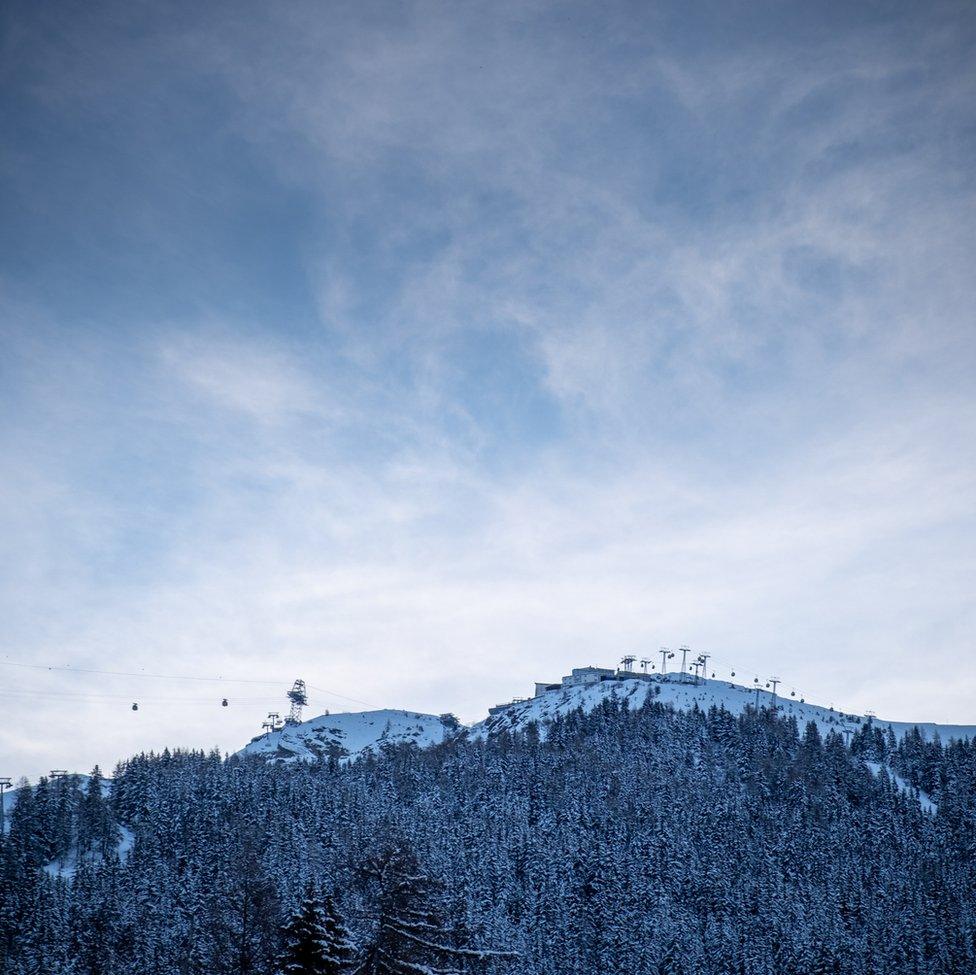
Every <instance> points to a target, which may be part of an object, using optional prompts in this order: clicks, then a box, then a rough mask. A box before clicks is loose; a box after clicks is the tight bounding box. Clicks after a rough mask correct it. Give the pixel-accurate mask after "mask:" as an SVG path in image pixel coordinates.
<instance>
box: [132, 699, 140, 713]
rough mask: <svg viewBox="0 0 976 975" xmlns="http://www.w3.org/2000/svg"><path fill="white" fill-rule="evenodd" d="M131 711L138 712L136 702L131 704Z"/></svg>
mask: <svg viewBox="0 0 976 975" xmlns="http://www.w3.org/2000/svg"><path fill="white" fill-rule="evenodd" d="M132 710H133V711H138V710H139V705H138V704H136V702H135V701H133V702H132Z"/></svg>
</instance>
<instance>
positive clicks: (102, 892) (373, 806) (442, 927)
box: [0, 699, 976, 975]
mask: <svg viewBox="0 0 976 975" xmlns="http://www.w3.org/2000/svg"><path fill="white" fill-rule="evenodd" d="M868 763H872V765H869V764H868ZM879 767H880V769H881V770H880V772H879V773H876V772H875V771H872V768H874V769H878V768H879ZM888 769H891V771H892V773H893V774H894V773H897V775H898V776H899V777H900V778H901V779H902V780H904V782H905V783H907V784H908V787H907V788H906V787H899V786H898V785H897V784H895V782H894V779H893V778H889V775H888V772H887V770H888ZM917 788H920V789H922V790H923V791H924V792H925V793H926V794H927V795H928V797H930V799H931V804H929V803H923V802H920V799H919V796H918V795H917V794H916V793H915V792H914V791H913V789H917ZM929 810H931V811H929ZM123 827H124V828H125V830H127V831H131V834H132V835H133V836H134V842H133V843H132V844H131V849H130V848H129V846H130V844H129V843H128V842H120V841H122V840H123V839H124V835H123V833H122V832H121V828H123ZM59 863H60V864H61V865H62V867H63V865H64V864H66V863H70V864H71V865H72V869H71V870H70V871H69V870H65V869H60V870H59V869H58V866H59ZM326 901H327V902H326ZM303 912H304V914H303ZM974 916H976V746H974V745H973V744H972V743H971V742H969V743H956V742H953V743H950V744H944V743H940V742H938V741H934V742H933V741H925V740H924V739H923V738H922V737H921V736H919V735H917V734H911V733H909V734H908V735H906V736H905V737H904V738H903V739H901V740H900V741H897V742H896V740H895V738H894V737H893V736H892V735H890V734H885V733H882V732H881V731H879V730H877V729H875V728H873V727H871V726H870V725H867V726H865V727H863V728H861V729H860V730H859V731H858V733H857V734H856V735H855V736H854V737H853V739H852V741H851V744H850V746H849V747H848V746H847V745H845V743H844V740H843V738H842V737H841V736H840V735H839V734H829V735H828V736H827V737H826V738H823V737H822V736H821V733H820V732H819V731H818V729H817V728H816V727H815V726H813V725H810V726H807V727H798V726H797V724H796V723H795V720H794V719H792V718H788V717H783V716H780V715H778V714H776V713H775V712H772V711H770V710H766V709H764V710H761V711H759V712H756V711H755V710H753V709H751V708H749V709H747V710H746V711H745V712H744V713H743V714H741V715H738V716H733V715H732V714H730V713H728V712H726V711H723V710H718V709H712V710H710V711H709V712H708V713H703V712H701V711H698V710H697V709H693V710H690V711H681V712H678V711H674V710H672V709H671V708H669V707H667V706H665V705H662V704H661V703H660V702H656V701H653V700H650V699H649V700H648V701H647V702H646V703H645V704H644V705H643V706H642V707H641V708H638V709H633V710H629V709H626V708H622V707H621V706H620V705H619V704H617V703H615V702H613V701H607V702H605V703H604V704H602V705H600V706H599V707H598V708H596V709H595V710H593V711H592V712H590V713H588V714H583V713H581V712H578V713H574V714H570V715H568V716H565V717H559V718H558V719H557V720H556V721H555V722H554V724H553V725H552V726H551V727H550V728H549V730H548V734H547V735H546V736H545V740H544V741H541V740H540V737H539V735H538V732H537V729H535V728H534V727H532V726H530V727H529V728H528V729H527V730H526V731H525V732H522V733H519V734H516V735H510V734H507V733H503V734H501V735H499V736H497V737H494V738H490V739H488V740H484V741H480V740H479V741H468V740H464V738H463V737H462V738H461V739H459V740H455V741H447V742H445V743H443V744H441V745H437V746H435V747H433V748H429V749H419V748H417V747H415V746H411V745H397V746H394V747H390V748H386V749H384V750H383V752H382V754H380V755H379V756H367V757H365V758H363V759H361V760H360V761H357V762H353V763H350V764H345V765H342V764H339V763H338V762H336V761H334V760H333V761H328V762H324V763H322V764H318V765H306V764H301V763H299V764H297V765H271V764H267V763H263V762H261V761H260V760H257V759H253V758H238V757H235V758H231V759H228V760H224V759H221V757H220V756H219V755H217V754H204V753H172V754H171V753H164V754H162V755H142V756H139V757H136V758H133V759H131V760H130V761H128V762H125V763H123V764H122V765H120V766H119V768H118V769H117V770H116V771H115V775H114V784H113V787H112V789H111V791H110V792H109V793H108V794H107V795H103V790H102V789H101V787H100V785H99V783H98V782H97V780H92V781H89V782H85V783H80V784H79V783H78V782H77V780H75V781H72V780H71V779H70V778H69V779H62V780H60V781H58V782H48V781H44V780H42V781H41V782H40V783H39V784H38V785H37V786H35V787H34V788H33V789H22V790H21V791H20V793H19V798H18V802H17V804H16V806H15V808H14V810H13V812H12V814H11V816H10V817H9V822H8V835H7V836H6V838H5V840H4V842H3V847H2V854H0V954H2V959H3V961H2V964H0V971H2V972H3V975H27V973H31V975H34V973H58V975H80V973H86V975H95V973H100V975H101V973H104V975H109V973H112V975H177V973H179V975H204V973H206V975H225V973H226V975H230V973H238V975H246V973H255V975H272V973H274V972H277V971H279V970H281V968H282V967H283V965H284V962H283V960H282V959H283V958H284V955H283V954H282V953H283V952H286V951H287V950H290V949H289V946H292V948H294V945H296V944H299V943H303V942H302V938H303V937H304V936H305V934H307V932H308V931H309V930H319V928H316V927H315V924H316V923H317V922H316V917H319V919H320V920H321V918H322V917H324V918H325V920H326V921H327V922H328V924H330V925H332V926H333V928H334V929H335V930H337V931H340V932H345V934H343V938H344V939H345V941H344V948H343V953H342V956H341V958H339V957H338V956H337V959H336V960H335V964H336V965H338V966H339V969H338V970H348V971H354V970H359V971H362V972H364V973H366V972H409V971H412V972H414V973H421V972H424V971H438V970H440V971H458V972H464V971H470V972H481V971H486V972H495V971H497V972H504V973H512V975H569V973H587V975H591V973H592V975H596V973H620V975H658V973H686V975H692V973H694V975H782V973H795V975H827V973H844V975H846V973H850V975H868V973H886V975H896V973H918V972H926V973H946V975H948V973H960V972H972V971H976V923H974V921H976V917H974ZM310 925H311V927H310ZM418 931H423V932H424V934H423V936H422V937H419V936H418V934H417V932H418ZM303 932H304V934H303ZM483 952H484V953H483ZM487 952H501V953H502V954H490V953H487ZM507 953H517V956H513V955H509V954H507ZM330 964H332V963H331V962H330ZM397 966H400V967H397ZM292 970H296V969H292Z"/></svg>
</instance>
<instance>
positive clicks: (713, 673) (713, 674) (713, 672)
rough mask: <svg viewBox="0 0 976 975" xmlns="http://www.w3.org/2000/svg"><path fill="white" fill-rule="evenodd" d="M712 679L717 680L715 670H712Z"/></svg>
mask: <svg viewBox="0 0 976 975" xmlns="http://www.w3.org/2000/svg"><path fill="white" fill-rule="evenodd" d="M712 680H715V671H714V670H713V671H712Z"/></svg>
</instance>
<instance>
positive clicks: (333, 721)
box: [238, 711, 459, 762]
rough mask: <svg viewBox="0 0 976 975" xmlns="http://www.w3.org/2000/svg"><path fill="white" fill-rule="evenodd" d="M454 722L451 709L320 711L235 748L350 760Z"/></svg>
mask: <svg viewBox="0 0 976 975" xmlns="http://www.w3.org/2000/svg"><path fill="white" fill-rule="evenodd" d="M458 727H459V726H458V724H457V722H456V721H455V720H454V719H453V718H452V717H451V716H450V715H440V716H438V715H434V714H418V713H417V712H416V711H361V712H357V713H352V714H349V713H342V714H322V715H319V717H317V718H312V719H311V720H309V721H303V722H301V723H300V724H290V725H288V724H286V725H285V726H284V727H283V728H281V729H280V730H278V731H272V732H269V733H268V734H264V735H259V736H258V737H256V738H254V739H252V741H251V742H250V743H249V744H247V745H245V746H244V748H242V749H241V751H240V752H238V754H239V755H257V756H260V757H262V758H266V759H269V760H272V761H282V762H315V761H319V760H321V759H327V758H330V757H335V758H337V759H341V760H344V761H351V760H353V759H355V758H359V757H360V756H362V755H365V754H367V753H369V752H372V753H376V752H378V751H379V749H380V748H382V747H383V746H384V745H400V744H405V743H412V744H415V745H418V746H420V747H421V748H425V747H427V746H429V745H436V744H439V743H440V742H442V741H444V739H445V738H449V737H452V736H453V735H455V734H456V733H457V729H458Z"/></svg>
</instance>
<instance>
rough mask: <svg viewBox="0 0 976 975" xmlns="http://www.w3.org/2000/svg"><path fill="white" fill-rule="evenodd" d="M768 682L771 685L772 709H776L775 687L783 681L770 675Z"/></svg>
mask: <svg viewBox="0 0 976 975" xmlns="http://www.w3.org/2000/svg"><path fill="white" fill-rule="evenodd" d="M769 683H770V684H772V685H773V710H774V711H775V710H776V688H777V687H779V685H780V684H782V683H783V682H782V681H781V680H780V679H779V678H778V677H770V678H769Z"/></svg>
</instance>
